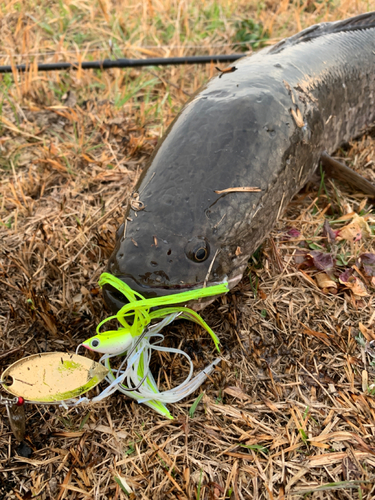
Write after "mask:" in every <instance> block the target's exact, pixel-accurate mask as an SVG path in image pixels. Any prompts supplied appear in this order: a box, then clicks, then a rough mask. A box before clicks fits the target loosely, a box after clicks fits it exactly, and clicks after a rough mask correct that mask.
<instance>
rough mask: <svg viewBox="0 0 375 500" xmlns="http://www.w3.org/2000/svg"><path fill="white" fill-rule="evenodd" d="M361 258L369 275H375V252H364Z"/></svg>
mask: <svg viewBox="0 0 375 500" xmlns="http://www.w3.org/2000/svg"><path fill="white" fill-rule="evenodd" d="M359 258H360V260H361V264H362V266H363V269H364V271H365V273H366V274H367V276H375V254H373V253H363V254H361V255H360V256H359Z"/></svg>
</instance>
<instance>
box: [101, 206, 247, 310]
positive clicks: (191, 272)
mask: <svg viewBox="0 0 375 500" xmlns="http://www.w3.org/2000/svg"><path fill="white" fill-rule="evenodd" d="M148 219H150V220H151V219H153V218H152V217H148V216H147V213H146V212H145V213H144V214H140V213H139V214H138V217H137V220H136V221H134V220H133V221H132V222H134V225H132V223H131V222H130V223H129V221H127V228H126V234H125V235H124V234H122V235H121V236H120V235H119V236H118V239H117V241H116V247H115V250H114V252H113V253H112V255H111V257H110V259H109V262H108V266H107V272H109V273H111V274H112V275H114V276H116V277H117V278H119V279H121V280H122V281H123V282H124V283H126V284H127V285H128V286H129V287H130V288H131V289H132V290H133V291H135V292H137V293H139V294H141V295H142V296H143V297H144V298H157V297H161V296H165V295H171V294H175V293H181V292H187V291H190V290H194V289H199V288H202V287H205V286H212V285H217V284H219V283H223V282H227V281H228V284H229V286H234V284H235V283H237V282H238V281H239V280H240V278H241V276H242V273H240V272H237V273H236V272H235V271H234V269H233V262H232V260H231V259H230V258H228V252H227V249H226V248H225V247H220V246H219V245H218V243H217V241H216V239H215V238H212V237H211V238H210V234H207V233H206V234H205V233H203V232H202V227H201V228H200V232H199V231H194V230H191V231H190V232H189V233H188V234H186V231H185V232H184V233H185V234H183V232H181V233H180V234H174V233H173V231H171V230H170V228H169V227H168V226H165V225H164V224H163V225H160V226H158V225H157V224H156V223H155V221H154V220H153V224H152V227H150V226H149V224H148V223H147V220H148ZM182 229H185V230H186V229H187V227H186V225H185V228H182ZM203 229H204V228H203ZM121 230H122V232H124V226H122V227H121ZM119 232H120V231H119ZM236 277H237V279H235V280H233V278H236ZM103 295H104V300H105V302H106V304H107V306H108V307H109V308H110V309H111V310H112V311H113V312H114V313H116V312H117V311H118V310H119V309H121V307H122V306H123V305H124V303H126V302H127V300H126V298H125V297H124V295H123V294H122V293H121V292H120V291H118V290H117V289H115V288H114V287H113V286H112V285H110V284H105V285H104V286H103ZM212 300H213V299H212V298H206V299H205V300H203V299H202V300H201V301H200V302H199V304H195V306H194V304H189V306H192V307H193V308H195V309H202V307H204V305H207V304H208V303H209V302H212Z"/></svg>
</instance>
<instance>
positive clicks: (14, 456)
mask: <svg viewBox="0 0 375 500" xmlns="http://www.w3.org/2000/svg"><path fill="white" fill-rule="evenodd" d="M371 8H374V5H370V2H364V1H360V0H358V1H353V0H343V1H336V2H318V1H317V2H312V1H310V0H306V1H305V2H289V1H282V2H280V3H279V2H276V1H273V0H267V2H264V3H261V4H260V3H257V2H254V1H252V2H245V1H243V0H236V1H235V2H229V1H227V2H225V1H221V2H218V3H214V2H212V1H205V2H203V3H200V2H191V3H188V2H175V1H169V2H168V1H163V2H161V1H158V0H148V1H145V2H143V3H139V4H136V3H130V2H129V3H122V2H120V1H118V2H115V1H113V2H110V1H106V0H100V1H99V2H98V3H95V4H93V3H92V2H82V1H80V2H75V1H70V2H64V3H63V2H61V3H60V4H56V5H55V4H53V3H51V2H16V1H12V2H8V4H7V5H5V4H3V5H2V7H1V9H2V14H1V15H2V20H1V25H0V33H1V36H0V40H1V50H0V52H1V53H2V54H3V56H2V57H1V63H9V62H12V63H14V62H24V61H26V60H29V61H33V60H34V61H35V60H38V61H45V62H48V61H55V60H69V61H76V60H79V58H81V59H84V58H89V57H90V58H93V59H97V58H100V57H111V56H112V57H113V55H114V56H129V57H140V56H154V55H183V54H187V53H189V54H193V53H194V54H198V53H200V54H201V53H214V52H216V53H218V52H221V53H223V52H224V51H226V52H231V51H232V48H231V46H230V45H229V46H228V45H226V46H225V47H219V48H217V47H214V45H223V44H228V43H231V41H232V40H233V38H234V35H235V32H236V24H235V23H236V21H237V20H241V19H247V18H252V19H253V20H254V21H255V22H256V23H262V24H263V26H264V30H268V36H269V39H270V40H277V39H279V38H280V37H285V36H288V35H290V34H292V33H294V32H296V31H298V30H300V29H302V28H304V27H306V26H309V25H311V24H313V23H315V22H320V21H323V20H334V19H341V18H344V17H348V16H350V15H354V14H357V13H360V12H365V11H366V10H371ZM264 34H265V32H264V33H263V35H264ZM263 35H262V33H261V32H260V36H263ZM109 40H112V47H113V54H111V52H110V49H109V44H108V41H109ZM267 43H268V42H267ZM150 45H152V46H154V47H155V48H150V47H149V46H150ZM165 45H167V46H168V47H164V46H165ZM171 46H173V47H171ZM191 46H200V48H197V49H194V48H191ZM145 47H146V48H145ZM50 52H53V54H51V53H50ZM30 53H39V54H45V55H40V56H39V57H38V58H35V56H30V55H29V56H26V55H25V54H30ZM214 71H215V70H214V68H213V67H212V66H207V67H176V68H162V69H159V68H153V69H151V70H146V69H144V70H139V71H135V70H128V71H123V70H111V71H108V72H99V71H97V72H93V71H88V72H82V71H77V72H69V73H63V72H60V73H58V72H56V73H45V74H38V73H37V72H36V71H35V67H34V66H33V65H31V68H30V71H29V72H28V73H27V74H25V75H16V74H14V75H13V76H2V77H0V85H1V86H0V103H1V114H0V120H1V124H0V126H1V129H0V130H1V136H0V148H1V155H0V156H1V157H0V164H1V177H0V179H1V181H0V182H1V184H0V249H1V261H0V283H1V288H0V297H1V299H0V349H1V354H0V366H1V367H2V368H4V367H6V366H8V365H9V364H11V363H12V362H14V361H16V360H17V359H19V358H20V357H21V356H27V355H29V354H33V353H36V352H42V351H56V350H57V351H72V350H75V348H76V346H77V345H78V343H79V342H81V341H82V340H84V339H86V338H88V337H90V336H91V335H92V333H93V331H94V328H95V326H96V324H97V323H98V322H99V320H100V319H102V318H104V317H105V316H106V314H107V313H106V311H105V310H104V308H103V304H102V301H101V297H100V292H99V290H98V289H97V285H96V283H97V279H98V277H99V275H100V273H101V272H102V271H103V269H104V266H105V263H106V260H107V258H108V256H109V254H110V253H111V250H112V247H113V244H114V235H115V231H116V228H117V227H118V226H119V224H120V221H121V218H122V215H123V212H124V207H125V205H126V203H127V200H128V196H129V194H130V193H131V190H132V186H133V185H134V182H135V181H136V179H137V178H138V176H139V173H140V172H141V170H142V168H143V166H144V164H145V160H146V158H147V157H148V156H149V154H150V153H151V151H152V150H153V148H154V147H155V144H156V142H157V139H158V137H159V136H160V135H161V134H162V131H163V130H164V129H165V128H166V126H167V125H168V123H169V122H170V121H171V120H172V119H173V117H174V116H175V115H176V113H177V112H178V109H179V107H180V106H181V104H182V103H183V102H184V101H185V100H186V93H189V94H190V93H192V92H194V91H195V90H196V89H197V88H198V87H199V85H200V84H201V83H202V82H204V81H206V79H207V78H208V77H209V76H211V75H212V74H213V73H214ZM341 154H342V155H343V156H345V157H346V159H347V161H348V162H349V164H351V163H350V162H352V163H354V164H355V166H356V168H358V169H359V170H360V171H363V172H366V175H368V177H369V178H370V179H372V180H374V174H373V172H372V171H371V166H372V165H373V162H374V161H375V140H374V139H373V138H372V137H368V138H363V139H362V140H360V141H359V142H356V143H353V144H352V146H351V147H349V148H348V149H347V150H346V151H342V152H341ZM318 190H319V186H318V185H314V184H311V185H309V186H308V187H307V188H305V190H304V191H303V192H301V193H300V194H299V195H298V196H297V197H296V198H295V200H294V201H293V202H292V203H291V204H290V206H289V208H288V211H287V212H286V214H285V215H284V216H283V218H282V220H281V221H280V222H279V224H278V226H277V227H276V228H275V230H274V232H273V234H272V236H271V238H269V239H268V240H267V241H266V242H265V244H264V247H263V249H262V252H261V253H260V254H258V255H256V256H255V259H253V260H252V261H251V264H250V267H249V276H250V278H251V279H249V276H247V277H245V278H244V279H243V280H242V281H241V283H240V284H239V285H238V286H237V287H236V289H235V290H233V291H232V292H231V293H229V294H228V295H227V296H226V297H224V298H222V299H221V300H220V301H217V302H216V303H215V304H213V305H212V306H209V307H208V308H207V310H205V311H204V312H203V316H204V318H205V319H206V320H207V321H208V323H209V324H210V326H212V327H213V328H214V329H215V331H216V332H217V333H218V335H219V337H220V338H221V341H222V346H223V348H222V354H223V361H222V363H221V365H220V367H219V368H218V369H217V370H216V372H215V373H214V374H213V375H212V376H211V377H210V378H209V380H207V382H206V383H205V384H204V386H203V387H202V391H204V396H203V398H202V400H201V401H200V403H199V405H198V406H197V409H196V411H195V412H194V415H193V416H192V417H189V409H191V406H192V404H193V402H194V400H195V399H196V397H197V396H198V394H196V395H195V396H194V397H193V398H191V399H190V400H187V401H182V402H181V403H180V404H176V405H174V406H173V407H172V409H171V411H172V413H173V415H174V416H175V417H176V418H175V420H174V421H172V422H170V421H168V422H166V421H162V420H161V419H160V417H158V416H156V415H155V414H154V413H153V412H152V411H151V410H149V409H147V408H146V407H143V406H138V405H137V404H136V403H134V402H131V401H129V400H127V399H126V398H125V397H124V396H122V395H114V396H112V397H111V398H110V399H109V400H106V401H105V402H104V403H102V404H99V405H96V406H93V407H89V408H87V407H84V408H79V409H74V410H69V411H65V410H63V409H61V408H58V407H54V406H28V407H27V436H26V443H27V445H28V446H29V447H30V448H31V450H32V454H31V455H30V458H25V457H22V456H21V455H22V454H25V453H24V452H23V453H22V451H21V449H20V448H19V447H18V444H17V443H16V442H15V440H14V438H13V437H12V435H11V433H10V429H9V426H8V422H7V419H6V418H5V415H6V414H5V411H4V408H0V414H1V421H0V429H1V430H0V481H1V483H0V499H1V498H14V499H23V500H26V499H30V498H38V499H50V498H51V499H56V500H62V499H64V498H65V499H82V500H83V499H86V500H88V499H111V500H112V499H113V500H115V499H120V498H125V497H126V494H125V493H124V491H123V489H127V490H128V491H130V490H132V491H133V493H131V494H130V498H134V499H135V498H137V499H138V498H139V499H173V498H178V499H184V498H188V499H200V500H203V499H207V500H215V499H222V500H224V499H225V498H231V499H237V500H242V499H251V498H254V499H259V500H262V499H280V500H281V499H283V498H290V499H292V498H293V499H297V498H302V497H303V495H304V494H305V493H306V492H309V491H313V493H312V494H311V495H307V496H308V497H309V498H314V499H333V498H340V499H346V498H358V499H368V500H369V499H372V498H374V496H375V488H374V469H373V467H374V465H375V447H374V446H373V440H374V420H375V413H374V412H375V403H374V401H373V397H372V395H371V393H372V389H371V384H372V383H373V381H374V376H375V371H374V366H373V364H372V362H371V359H372V358H371V357H369V354H368V342H369V341H371V340H372V339H375V333H374V329H373V325H374V318H375V314H374V311H375V309H374V298H373V297H374V287H373V284H372V282H371V280H370V279H367V278H366V276H361V274H357V276H359V277H360V279H361V280H363V283H364V285H365V287H366V290H367V293H368V295H366V296H363V297H360V298H358V297H355V296H354V295H353V294H352V293H351V292H350V290H349V289H348V287H344V285H339V286H338V290H337V293H336V294H334V293H329V292H327V293H325V292H324V291H322V290H321V289H320V288H319V287H318V286H317V281H316V275H317V274H318V271H317V270H316V269H315V268H314V267H306V266H305V267H304V266H303V265H302V267H301V265H297V263H298V262H299V261H298V258H297V257H296V254H297V253H298V252H300V250H301V245H306V243H305V242H308V243H307V245H310V246H309V247H308V249H310V250H311V249H312V248H317V249H319V248H323V249H326V248H327V247H326V246H325V245H326V239H325V238H324V237H323V236H322V232H321V227H322V224H323V223H324V220H325V219H327V218H329V219H330V220H331V223H332V227H333V228H334V229H337V228H339V227H342V226H343V225H344V224H345V222H335V221H337V220H340V219H341V220H342V218H343V215H345V214H346V213H348V212H350V211H355V212H359V211H361V210H364V211H365V212H366V211H367V212H368V211H370V210H371V206H370V205H368V203H367V202H366V200H365V199H364V196H362V195H361V194H360V193H359V194H358V193H353V192H352V191H350V190H349V189H347V190H346V189H345V188H344V187H342V186H338V185H333V184H331V182H330V181H329V180H328V181H326V191H325V190H324V189H323V190H321V192H320V194H318ZM327 207H328V208H327ZM370 223H371V220H370ZM290 228H295V229H298V230H299V231H300V233H301V235H300V236H298V237H295V236H294V237H293V238H291V237H290V235H288V230H289V229H290ZM314 245H315V247H314ZM372 249H373V246H372V239H371V238H369V239H367V240H364V239H363V240H361V241H359V242H356V243H352V244H349V243H346V242H343V243H340V244H337V245H336V244H335V245H334V248H331V252H334V253H335V254H336V255H337V259H338V261H340V262H341V264H340V266H339V267H338V269H341V270H343V269H345V268H346V267H350V266H352V265H354V264H357V265H358V263H356V260H355V259H356V258H357V257H358V256H359V255H360V254H361V253H363V252H364V251H371V250H372ZM302 260H303V259H302ZM359 273H361V270H360V269H359ZM362 274H363V273H362ZM331 292H332V290H331ZM200 334H201V331H200V329H199V328H198V327H197V326H195V325H191V324H189V323H185V322H179V323H177V324H176V325H175V326H172V327H171V328H169V330H168V333H167V336H166V342H167V343H169V344H170V345H173V346H181V348H183V349H185V350H186V351H187V352H189V353H190V354H191V355H193V358H194V360H195V361H194V364H195V367H196V369H200V368H202V367H203V366H205V365H207V364H208V363H209V362H210V361H211V360H212V359H213V356H214V355H215V354H214V352H213V349H212V345H211V342H210V341H209V339H203V341H202V339H201V338H200ZM366 342H367V343H366ZM154 368H155V370H156V371H157V372H159V375H160V380H161V384H162V385H164V386H165V387H168V386H169V384H170V381H171V380H173V381H175V382H177V381H178V380H182V379H183V378H184V376H185V374H186V368H185V367H184V366H183V365H180V364H179V360H178V359H174V358H173V357H170V356H169V355H165V356H164V357H163V358H159V359H157V360H155V362H154ZM331 483H332V484H331Z"/></svg>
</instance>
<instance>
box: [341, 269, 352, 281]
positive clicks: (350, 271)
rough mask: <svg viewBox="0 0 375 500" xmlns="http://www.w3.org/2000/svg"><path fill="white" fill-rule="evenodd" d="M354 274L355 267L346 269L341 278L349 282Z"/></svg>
mask: <svg viewBox="0 0 375 500" xmlns="http://www.w3.org/2000/svg"><path fill="white" fill-rule="evenodd" d="M352 274H353V269H345V271H344V272H343V273H341V274H340V276H339V280H340V281H341V283H347V282H348V281H349V278H350V276H351V275H352Z"/></svg>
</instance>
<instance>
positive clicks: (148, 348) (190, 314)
mask: <svg viewBox="0 0 375 500" xmlns="http://www.w3.org/2000/svg"><path fill="white" fill-rule="evenodd" d="M108 283H110V284H111V286H112V287H114V288H116V289H117V290H118V291H119V292H120V293H122V294H123V295H124V296H125V297H126V299H127V300H128V301H129V303H128V304H125V305H124V306H123V307H122V308H121V309H120V311H118V313H117V314H116V315H115V316H110V317H109V318H106V319H105V320H104V321H102V322H101V323H100V324H99V325H98V326H97V334H96V335H95V336H94V337H91V338H90V339H88V340H86V341H85V342H83V344H82V345H83V346H84V347H86V348H87V349H90V350H92V351H95V352H98V353H101V354H103V356H102V358H101V359H100V361H99V362H100V363H103V364H104V366H105V367H106V368H107V370H108V373H107V376H106V380H107V382H108V383H109V387H107V388H106V389H105V390H104V391H103V392H102V393H101V394H99V396H96V397H95V398H94V399H93V400H92V401H94V400H95V401H99V400H101V399H103V398H105V397H107V396H109V395H110V394H112V393H113V392H115V391H116V390H119V391H121V392H123V393H124V394H126V395H127V396H129V397H132V398H134V399H136V400H137V401H138V402H140V403H145V404H147V405H148V406H150V407H151V408H153V409H154V410H155V411H157V412H158V413H160V414H162V415H163V416H165V417H167V418H172V416H171V415H170V413H169V410H168V409H167V408H166V406H165V403H174V402H177V401H179V400H180V399H182V398H184V397H186V396H188V395H189V394H191V393H192V392H194V391H195V390H196V389H197V388H198V387H199V386H200V385H201V384H202V383H203V382H204V380H205V378H206V376H207V375H208V374H210V373H211V372H212V370H213V369H214V367H215V365H216V364H217V363H218V362H219V361H220V358H216V359H215V360H214V362H213V363H211V364H210V365H209V366H208V367H207V368H206V369H205V370H202V371H201V372H200V373H198V375H196V376H195V377H194V378H192V376H193V363H192V361H191V358H190V356H188V354H186V353H185V352H184V351H181V350H180V349H174V348H167V347H161V346H159V345H158V344H159V343H160V342H162V340H163V338H164V337H163V335H161V334H160V333H159V332H160V331H161V330H162V328H164V327H165V326H166V325H168V324H169V323H171V322H172V321H174V320H175V319H177V318H181V319H187V320H190V321H193V322H195V323H197V324H199V325H201V326H202V327H203V328H204V329H205V330H206V331H208V333H209V334H210V335H211V337H212V339H213V341H214V344H215V347H216V349H217V350H218V351H220V350H219V339H218V337H217V336H216V335H215V333H214V332H213V331H212V330H211V328H210V327H209V326H208V325H207V323H206V322H205V321H204V320H203V319H202V318H201V317H200V316H199V314H198V313H197V312H196V311H193V310H191V309H189V308H187V307H185V306H177V305H176V304H179V303H186V302H189V301H192V300H199V299H200V298H202V297H209V296H213V295H217V294H222V293H225V292H227V291H228V285H227V283H222V284H220V285H216V286H212V287H207V288H202V289H200V290H191V291H189V292H183V293H179V294H175V295H173V296H165V297H157V298H154V299H144V298H143V297H142V296H141V294H139V293H137V292H134V291H133V290H132V289H131V288H130V287H129V286H128V285H126V284H125V283H124V282H122V281H121V280H119V279H118V278H116V277H114V276H112V275H110V274H109V273H104V274H102V275H101V277H100V280H99V284H100V286H104V285H105V284H108ZM168 305H173V307H164V308H161V306H168ZM156 307H157V308H158V309H156V310H152V311H151V309H154V308H156ZM115 318H116V319H117V320H118V322H119V323H120V324H121V326H120V328H119V329H118V330H109V331H106V332H100V329H101V327H102V325H103V324H104V323H106V322H107V321H110V320H112V319H115ZM130 318H131V322H129V321H128V320H129V319H130ZM158 319H159V320H161V321H160V322H159V323H156V324H151V323H152V322H153V321H155V320H158ZM155 339H157V340H156V342H155V341H154V342H153V343H151V340H155ZM152 351H162V352H170V353H174V354H180V355H182V356H184V357H185V358H186V359H187V360H188V362H189V374H188V376H187V378H186V379H185V381H184V382H183V383H182V384H180V385H179V386H177V387H175V388H173V389H170V390H168V391H164V392H162V393H160V392H159V390H158V387H157V385H156V382H155V380H154V378H153V376H152V373H151V371H150V369H149V364H150V360H151V354H152ZM119 355H126V358H125V359H124V360H123V361H122V363H121V365H120V367H119V368H118V369H117V370H114V369H113V368H112V367H111V364H110V360H111V359H112V358H114V357H116V356H119ZM84 400H86V398H81V400H80V401H79V402H83V401H84Z"/></svg>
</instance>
